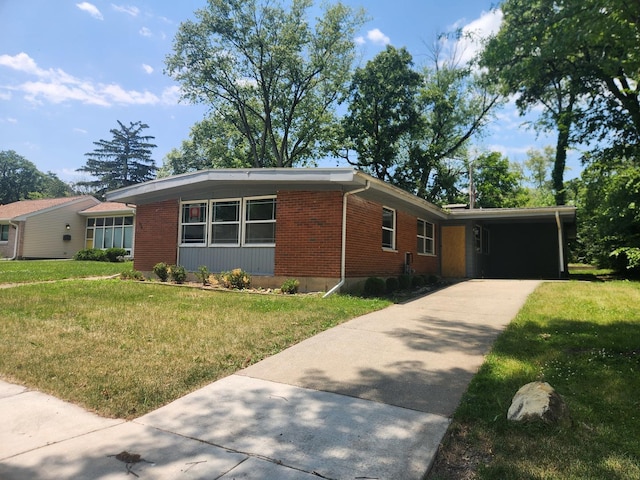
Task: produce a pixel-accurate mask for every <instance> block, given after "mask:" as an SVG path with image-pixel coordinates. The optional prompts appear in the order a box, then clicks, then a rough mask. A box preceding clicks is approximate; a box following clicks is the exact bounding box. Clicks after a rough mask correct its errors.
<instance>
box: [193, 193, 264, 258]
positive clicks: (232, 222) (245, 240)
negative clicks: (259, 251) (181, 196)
mask: <svg viewBox="0 0 640 480" xmlns="http://www.w3.org/2000/svg"><path fill="white" fill-rule="evenodd" d="M207 207H209V209H207ZM275 242H276V197H273V196H270V197H249V198H244V199H240V198H227V199H220V200H211V201H193V202H183V203H182V206H181V218H180V244H181V245H185V246H196V245H197V246H205V245H209V246H212V247H239V246H240V245H243V246H266V245H269V246H271V245H274V244H275Z"/></svg>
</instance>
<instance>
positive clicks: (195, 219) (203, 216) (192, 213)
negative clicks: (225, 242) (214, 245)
mask: <svg viewBox="0 0 640 480" xmlns="http://www.w3.org/2000/svg"><path fill="white" fill-rule="evenodd" d="M181 227H182V228H181V229H180V242H181V243H183V244H189V245H206V243H207V240H206V239H207V202H189V203H183V204H182V222H181Z"/></svg>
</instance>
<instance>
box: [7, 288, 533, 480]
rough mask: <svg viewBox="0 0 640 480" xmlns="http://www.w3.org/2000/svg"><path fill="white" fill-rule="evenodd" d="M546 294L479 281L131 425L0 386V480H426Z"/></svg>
mask: <svg viewBox="0 0 640 480" xmlns="http://www.w3.org/2000/svg"><path fill="white" fill-rule="evenodd" d="M539 283H540V282H537V281H515V280H472V281H467V282H463V283H459V284H456V285H454V286H451V287H449V288H446V289H443V290H440V291H438V292H435V293H433V294H431V295H427V296H425V297H422V298H419V299H416V300H413V301H411V302H408V303H405V304H402V305H394V306H391V307H389V308H387V309H385V310H381V311H379V312H374V313H371V314H368V315H364V316H362V317H358V318H356V319H354V320H351V321H349V322H347V323H344V324H342V325H340V326H338V327H335V328H333V329H331V330H328V331H326V332H323V333H321V334H319V335H317V336H315V337H313V338H310V339H308V340H306V341H303V342H301V343H299V344H297V345H295V346H293V347H291V348H289V349H287V350H285V351H284V352H282V353H280V354H278V355H275V356H273V357H270V358H268V359H266V360H264V361H262V362H260V363H257V364H255V365H253V366H251V367H249V368H247V369H245V370H242V371H240V372H238V373H237V374H235V375H231V376H229V377H227V378H224V379H222V380H220V381H217V382H215V383H212V384H210V385H208V386H206V387H204V388H202V389H200V390H197V391H196V392H193V393H191V394H189V395H187V396H185V397H183V398H180V399H178V400H176V401H175V402H173V403H171V404H169V405H166V406H164V407H162V408H160V409H158V410H156V411H154V412H151V413H149V414H147V415H145V416H143V417H140V418H138V419H136V420H133V421H130V422H125V421H122V420H113V419H104V418H101V417H98V416H96V415H93V414H90V413H88V412H85V411H84V410H82V409H81V408H79V407H76V406H74V405H71V404H68V403H65V402H62V401H60V400H58V399H56V398H53V397H50V396H47V395H44V394H42V393H39V392H35V391H29V390H27V389H25V388H22V387H18V386H15V385H11V384H7V383H3V382H0V425H2V428H0V478H2V479H6V480H10V479H11V480H21V479H123V478H128V477H127V475H132V476H133V477H134V478H135V477H139V478H142V479H181V478H185V479H223V480H231V479H256V480H258V479H260V480H265V479H279V480H281V479H282V480H287V479H314V478H315V479H318V478H329V479H390V480H391V479H392V480H402V479H416V480H419V479H421V478H422V476H423V475H424V473H425V472H426V471H427V469H428V468H429V466H430V464H431V462H432V461H433V458H434V456H435V453H436V451H437V447H438V444H439V443H440V441H441V439H442V437H443V435H444V433H445V431H446V429H447V427H448V425H449V417H450V416H451V414H452V413H453V412H454V410H455V409H456V407H457V405H458V403H459V401H460V397H461V395H462V394H463V393H464V391H465V390H466V388H467V385H468V383H469V381H470V380H471V378H472V377H473V375H474V374H475V372H476V371H477V369H478V368H479V366H480V365H481V364H482V362H483V358H484V355H485V354H486V353H487V352H488V350H489V348H490V346H491V344H492V342H493V341H494V340H495V338H496V336H497V335H498V334H499V333H500V332H501V331H502V329H503V328H504V327H505V326H506V325H507V324H508V323H509V322H510V321H511V319H513V317H514V316H515V315H516V313H517V312H518V310H519V309H520V307H521V306H522V305H523V303H524V301H525V300H526V298H527V296H528V295H529V294H530V293H531V292H533V290H534V289H535V288H536V287H537V286H538V285H539ZM123 452H124V453H123ZM119 454H120V455H119Z"/></svg>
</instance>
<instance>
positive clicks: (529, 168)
mask: <svg viewBox="0 0 640 480" xmlns="http://www.w3.org/2000/svg"><path fill="white" fill-rule="evenodd" d="M554 158H555V151H554V148H553V147H551V146H546V147H544V149H543V150H542V151H540V150H537V149H534V148H532V149H529V150H528V151H527V159H526V160H525V161H524V170H525V172H526V174H525V179H526V180H527V181H528V183H529V184H530V185H532V187H531V188H529V202H528V203H527V205H526V206H528V207H547V206H551V205H554V204H555V197H554V195H553V183H552V181H551V178H550V176H549V172H550V171H551V170H552V168H553V164H554ZM564 188H565V191H566V190H570V189H569V188H567V186H565V187H564ZM570 196H573V195H570Z"/></svg>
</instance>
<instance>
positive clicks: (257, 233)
mask: <svg viewBox="0 0 640 480" xmlns="http://www.w3.org/2000/svg"><path fill="white" fill-rule="evenodd" d="M244 224H245V227H244V243H245V245H273V244H274V243H276V199H275V198H273V197H269V198H255V199H246V200H245V220H244Z"/></svg>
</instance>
